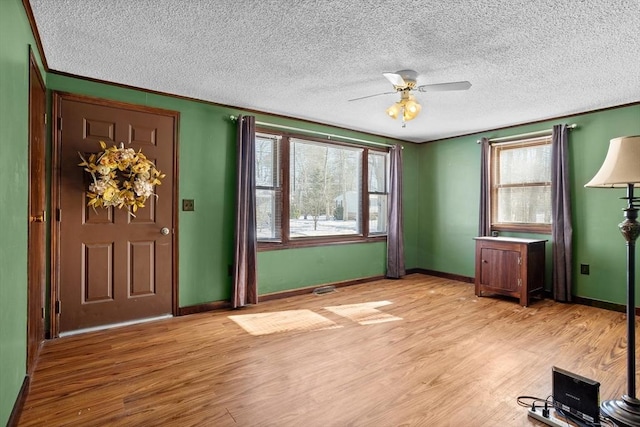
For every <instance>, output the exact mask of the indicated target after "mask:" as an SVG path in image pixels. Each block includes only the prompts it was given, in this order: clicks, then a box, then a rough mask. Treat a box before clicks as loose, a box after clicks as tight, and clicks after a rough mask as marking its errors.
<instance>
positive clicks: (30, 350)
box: [26, 46, 48, 375]
mask: <svg viewBox="0 0 640 427" xmlns="http://www.w3.org/2000/svg"><path fill="white" fill-rule="evenodd" d="M36 81H37V85H38V86H39V89H38V91H37V92H38V93H41V94H42V104H41V105H40V106H39V107H40V108H41V110H40V108H39V107H38V106H37V105H33V102H34V96H33V92H32V91H33V82H36ZM36 113H38V114H40V113H43V116H42V117H35V116H34V114H36ZM46 114H47V86H46V85H45V83H44V79H43V78H42V73H41V72H40V68H39V67H38V62H37V61H36V57H35V55H34V52H33V49H32V48H31V46H29V159H28V162H29V200H28V215H29V218H28V219H27V222H28V224H29V225H28V234H29V238H28V241H29V254H28V268H27V271H28V279H27V283H28V289H27V302H28V304H27V362H26V364H27V375H31V374H32V373H33V370H34V368H35V364H36V361H37V360H38V354H39V353H40V347H41V346H42V342H43V341H44V340H45V314H44V307H45V305H46V300H45V293H46V286H47V284H46V281H47V252H46V251H47V235H46V234H47V228H46V227H47V225H46V222H47V221H48V219H47V218H46V216H47V214H46V210H47V182H46V180H47V170H46V167H47V125H46ZM34 122H37V123H39V126H38V129H37V133H38V134H39V137H40V138H41V140H42V141H41V143H40V147H39V148H40V149H41V150H42V151H41V152H38V153H37V154H38V156H34V139H35V136H34V134H33V131H34V128H33V124H34ZM34 157H36V158H37V159H39V161H38V163H41V166H42V171H41V173H40V174H39V175H38V177H37V181H38V182H34V180H33V178H34V171H33V162H34ZM34 187H35V188H40V187H41V193H39V195H40V196H42V200H39V201H38V202H34V200H33V193H34ZM39 202H41V203H43V205H42V209H43V210H44V216H45V218H43V220H42V221H43V222H45V224H43V225H42V235H41V237H42V241H41V243H40V244H39V245H37V247H31V243H32V232H33V225H32V220H31V218H30V217H31V215H33V214H34V212H33V208H34V204H35V205H39V204H40V203H39ZM38 213H39V212H38ZM38 213H36V215H37V214H38ZM34 263H35V264H36V265H37V266H39V267H40V272H41V276H40V277H38V278H37V281H38V283H37V284H36V283H34V282H35V281H36V278H34V277H33V272H34ZM40 264H41V265H40ZM35 286H37V289H36V288H35ZM33 297H37V299H38V301H39V304H40V307H39V308H38V310H37V312H34V311H33V310H32V306H33V300H32V299H33ZM34 340H35V341H37V345H35V348H34Z"/></svg>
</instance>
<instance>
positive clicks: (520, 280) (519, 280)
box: [518, 279, 522, 287]
mask: <svg viewBox="0 0 640 427" xmlns="http://www.w3.org/2000/svg"><path fill="white" fill-rule="evenodd" d="M521 286H522V279H518V287H521Z"/></svg>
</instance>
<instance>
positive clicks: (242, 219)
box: [231, 116, 258, 308]
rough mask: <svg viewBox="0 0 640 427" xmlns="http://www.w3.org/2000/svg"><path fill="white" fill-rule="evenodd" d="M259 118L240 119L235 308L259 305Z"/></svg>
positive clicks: (233, 300)
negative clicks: (257, 131) (256, 173)
mask: <svg viewBox="0 0 640 427" xmlns="http://www.w3.org/2000/svg"><path fill="white" fill-rule="evenodd" d="M255 134H256V126H255V117H253V116H240V117H238V153H237V154H238V161H237V183H236V227H235V244H234V246H235V254H234V262H233V267H234V268H233V290H232V291H233V293H232V295H231V306H232V307H233V308H238V307H242V306H245V305H247V304H256V303H257V302H258V285H257V279H256V247H257V238H256V193H255V187H256V177H255Z"/></svg>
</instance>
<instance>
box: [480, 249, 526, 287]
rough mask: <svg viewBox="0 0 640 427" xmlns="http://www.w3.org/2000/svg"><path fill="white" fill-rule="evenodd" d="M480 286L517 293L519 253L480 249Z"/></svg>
mask: <svg viewBox="0 0 640 427" xmlns="http://www.w3.org/2000/svg"><path fill="white" fill-rule="evenodd" d="M481 262H482V268H481V270H482V271H481V281H482V282H481V284H482V285H483V286H490V287H492V288H498V289H504V290H506V291H510V292H518V291H519V290H520V288H519V279H520V252H517V251H509V250H502V249H491V248H482V250H481Z"/></svg>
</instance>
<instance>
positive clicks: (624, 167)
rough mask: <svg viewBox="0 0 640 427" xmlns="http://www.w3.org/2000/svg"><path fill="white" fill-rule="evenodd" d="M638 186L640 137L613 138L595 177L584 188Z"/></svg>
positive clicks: (639, 183) (639, 182)
mask: <svg viewBox="0 0 640 427" xmlns="http://www.w3.org/2000/svg"><path fill="white" fill-rule="evenodd" d="M627 184H634V186H636V187H637V186H640V135H637V136H622V137H620V138H614V139H612V140H611V141H610V143H609V151H608V152H607V157H606V158H605V159H604V163H603V164H602V166H601V167H600V170H599V171H598V173H596V175H595V176H594V177H593V178H592V179H591V181H589V182H588V183H586V184H585V187H626V186H627Z"/></svg>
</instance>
